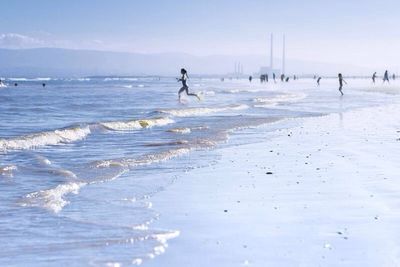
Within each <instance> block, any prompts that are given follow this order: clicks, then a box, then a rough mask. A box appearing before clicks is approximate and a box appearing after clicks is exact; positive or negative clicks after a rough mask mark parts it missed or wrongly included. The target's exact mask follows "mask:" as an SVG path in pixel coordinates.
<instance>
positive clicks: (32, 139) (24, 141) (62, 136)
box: [0, 126, 90, 152]
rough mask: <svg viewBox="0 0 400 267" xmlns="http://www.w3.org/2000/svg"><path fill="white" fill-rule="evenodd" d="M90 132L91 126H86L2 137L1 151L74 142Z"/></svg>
mask: <svg viewBox="0 0 400 267" xmlns="http://www.w3.org/2000/svg"><path fill="white" fill-rule="evenodd" d="M88 134H90V128H89V126H86V127H73V128H66V129H61V130H55V131H47V132H41V133H36V134H30V135H25V136H21V137H16V138H9V139H0V152H5V151H8V150H19V149H31V148H37V147H42V146H48V145H57V144H61V143H64V144H65V143H72V142H75V141H78V140H82V139H84V138H85V137H86V136H87V135H88Z"/></svg>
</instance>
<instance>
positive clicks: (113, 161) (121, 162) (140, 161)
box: [92, 148, 191, 168]
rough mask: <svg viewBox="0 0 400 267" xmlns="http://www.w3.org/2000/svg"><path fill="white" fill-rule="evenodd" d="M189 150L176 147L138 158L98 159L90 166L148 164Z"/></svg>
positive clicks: (134, 165) (189, 149)
mask: <svg viewBox="0 0 400 267" xmlns="http://www.w3.org/2000/svg"><path fill="white" fill-rule="evenodd" d="M190 151H191V148H177V149H171V150H168V151H163V152H160V153H156V154H149V155H145V156H143V157H140V158H135V159H129V158H122V159H111V160H100V161H95V162H93V163H92V166H94V167H96V168H108V167H113V166H118V167H127V168H134V167H138V166H144V165H150V164H153V163H158V162H162V161H167V160H170V159H172V158H176V157H178V156H181V155H184V154H187V153H189V152H190Z"/></svg>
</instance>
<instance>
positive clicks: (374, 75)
mask: <svg viewBox="0 0 400 267" xmlns="http://www.w3.org/2000/svg"><path fill="white" fill-rule="evenodd" d="M375 79H376V71H375V72H374V74H372V82H373V83H374V84H375Z"/></svg>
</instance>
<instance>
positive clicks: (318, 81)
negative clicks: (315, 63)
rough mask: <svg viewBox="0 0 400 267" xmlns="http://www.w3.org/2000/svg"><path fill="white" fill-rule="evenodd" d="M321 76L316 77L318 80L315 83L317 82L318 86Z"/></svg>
mask: <svg viewBox="0 0 400 267" xmlns="http://www.w3.org/2000/svg"><path fill="white" fill-rule="evenodd" d="M321 79H322V78H321V77H318V80H317V84H318V86H319V82H320V81H321Z"/></svg>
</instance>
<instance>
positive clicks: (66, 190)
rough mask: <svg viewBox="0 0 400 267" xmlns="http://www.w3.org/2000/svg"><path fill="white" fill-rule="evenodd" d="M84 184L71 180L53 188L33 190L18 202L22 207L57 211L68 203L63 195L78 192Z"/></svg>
mask: <svg viewBox="0 0 400 267" xmlns="http://www.w3.org/2000/svg"><path fill="white" fill-rule="evenodd" d="M86 184H87V183H79V182H78V183H75V182H71V183H66V184H60V185H58V186H56V187H55V188H51V189H47V190H41V191H38V192H33V193H30V194H28V195H26V196H25V197H24V198H23V199H22V200H21V201H20V203H19V204H20V205H21V206H23V207H39V208H44V209H47V210H49V211H52V212H55V213H58V212H60V211H61V210H62V209H63V207H64V206H65V205H67V204H68V203H69V201H67V200H66V199H65V198H64V196H65V195H68V194H78V192H79V190H80V189H81V188H82V187H83V186H85V185H86Z"/></svg>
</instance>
